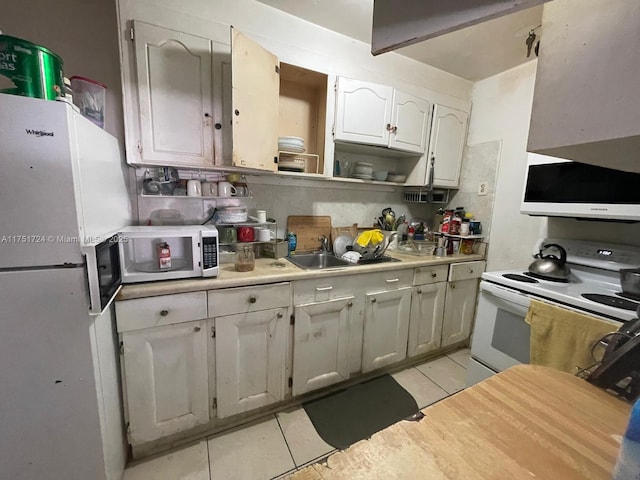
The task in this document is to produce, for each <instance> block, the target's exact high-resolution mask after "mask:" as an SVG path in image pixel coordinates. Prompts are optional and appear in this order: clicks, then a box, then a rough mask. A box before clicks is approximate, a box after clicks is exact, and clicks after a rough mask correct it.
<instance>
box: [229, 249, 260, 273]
mask: <svg viewBox="0 0 640 480" xmlns="http://www.w3.org/2000/svg"><path fill="white" fill-rule="evenodd" d="M233 263H234V266H235V268H236V272H250V271H251V270H253V269H254V268H255V266H256V255H255V253H253V246H252V245H238V246H237V250H236V254H235V257H234V259H233Z"/></svg>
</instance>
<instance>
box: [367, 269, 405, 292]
mask: <svg viewBox="0 0 640 480" xmlns="http://www.w3.org/2000/svg"><path fill="white" fill-rule="evenodd" d="M412 281H413V268H409V269H404V270H390V271H388V272H377V273H372V274H368V275H366V276H364V280H363V281H361V282H359V284H360V285H363V286H364V288H365V290H366V292H367V293H373V292H386V291H387V290H395V289H397V288H404V287H410V286H411V282H412Z"/></svg>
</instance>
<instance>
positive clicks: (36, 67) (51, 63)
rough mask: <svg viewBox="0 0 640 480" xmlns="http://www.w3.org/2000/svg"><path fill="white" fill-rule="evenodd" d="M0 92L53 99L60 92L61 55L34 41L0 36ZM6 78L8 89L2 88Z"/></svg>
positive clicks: (61, 93)
mask: <svg viewBox="0 0 640 480" xmlns="http://www.w3.org/2000/svg"><path fill="white" fill-rule="evenodd" d="M0 76H2V77H5V79H2V78H0V93H9V94H12V95H22V96H24V97H33V98H43V99H46V100H55V99H56V97H58V96H62V95H63V94H64V73H63V70H62V58H60V57H59V56H58V55H56V54H55V53H53V52H52V51H51V50H49V49H47V48H45V47H42V46H40V45H36V44H35V43H31V42H28V41H26V40H22V39H20V38H16V37H11V36H9V35H0ZM6 79H9V82H10V84H12V85H10V86H9V87H8V88H3V86H4V85H6V84H7V81H6Z"/></svg>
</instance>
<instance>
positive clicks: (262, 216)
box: [256, 210, 267, 223]
mask: <svg viewBox="0 0 640 480" xmlns="http://www.w3.org/2000/svg"><path fill="white" fill-rule="evenodd" d="M256 217H258V222H260V223H265V222H266V221H267V211H266V210H256Z"/></svg>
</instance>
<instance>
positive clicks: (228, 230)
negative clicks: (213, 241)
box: [218, 227, 238, 243]
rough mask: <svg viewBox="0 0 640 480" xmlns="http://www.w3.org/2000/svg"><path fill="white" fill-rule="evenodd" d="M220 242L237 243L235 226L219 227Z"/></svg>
mask: <svg viewBox="0 0 640 480" xmlns="http://www.w3.org/2000/svg"><path fill="white" fill-rule="evenodd" d="M218 232H219V233H220V243H235V242H237V241H238V237H237V235H236V229H235V227H219V228H218Z"/></svg>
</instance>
